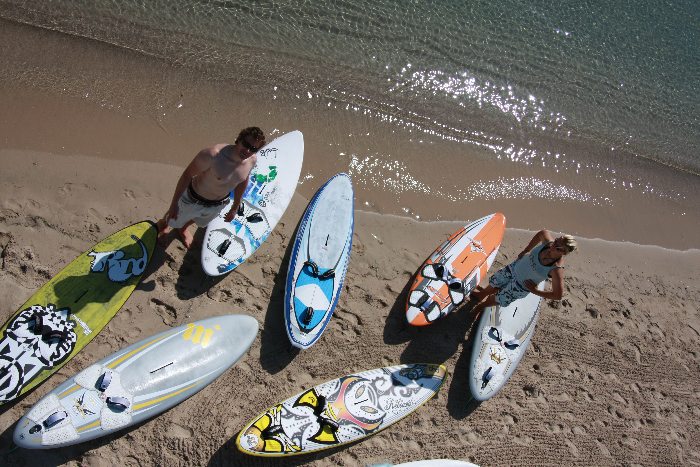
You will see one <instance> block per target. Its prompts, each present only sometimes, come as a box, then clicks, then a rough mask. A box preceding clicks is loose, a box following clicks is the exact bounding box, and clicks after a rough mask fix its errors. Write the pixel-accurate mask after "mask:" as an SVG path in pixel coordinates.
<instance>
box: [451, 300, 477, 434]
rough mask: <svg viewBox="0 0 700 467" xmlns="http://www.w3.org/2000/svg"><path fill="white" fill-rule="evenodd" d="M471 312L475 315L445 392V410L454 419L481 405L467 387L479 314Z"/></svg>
mask: <svg viewBox="0 0 700 467" xmlns="http://www.w3.org/2000/svg"><path fill="white" fill-rule="evenodd" d="M470 311H471V310H470ZM471 312H472V314H474V315H475V316H474V319H473V320H472V321H471V326H470V327H469V329H468V330H467V331H466V332H467V334H466V335H465V336H464V341H463V343H462V353H461V354H460V356H459V358H457V362H456V363H455V366H454V368H453V369H452V375H451V376H452V377H451V378H450V388H449V390H448V393H447V412H448V413H449V414H450V415H451V416H452V417H453V418H454V419H455V420H462V419H463V418H466V417H468V416H469V415H471V414H472V413H473V412H474V411H475V410H476V409H478V408H479V406H480V405H481V401H478V400H476V399H474V398H473V397H472V395H471V390H470V389H469V365H471V355H472V347H473V345H474V333H475V332H477V329H476V328H477V326H476V324H477V323H478V322H479V315H478V314H475V312H474V311H471Z"/></svg>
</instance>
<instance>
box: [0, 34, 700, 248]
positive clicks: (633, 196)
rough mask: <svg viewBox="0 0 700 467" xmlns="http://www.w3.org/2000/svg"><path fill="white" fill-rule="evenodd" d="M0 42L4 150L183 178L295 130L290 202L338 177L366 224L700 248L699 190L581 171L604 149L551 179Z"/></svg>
mask: <svg viewBox="0 0 700 467" xmlns="http://www.w3.org/2000/svg"><path fill="white" fill-rule="evenodd" d="M2 36H3V37H4V38H5V39H7V40H8V41H10V42H12V41H17V40H20V39H21V41H22V43H23V47H22V48H18V49H16V50H8V51H7V52H6V53H5V55H6V56H5V57H4V58H5V59H6V62H7V63H6V67H5V71H4V73H5V74H4V75H3V74H0V82H2V83H3V84H4V86H3V89H2V91H0V97H1V98H2V99H0V100H2V101H3V102H4V104H5V107H4V111H3V112H2V113H0V138H2V141H3V144H2V146H3V147H6V148H16V149H27V150H41V151H46V152H52V153H63V154H87V155H99V156H100V157H105V158H108V159H109V158H112V159H119V160H133V161H138V160H150V161H157V162H163V163H167V164H172V165H178V166H179V165H182V166H184V165H186V164H187V163H188V162H189V160H190V159H191V157H193V156H194V153H195V152H196V151H197V150H199V149H201V147H204V146H206V145H208V144H212V143H214V142H218V141H225V140H230V139H231V138H232V136H235V135H232V133H235V132H236V129H237V128H240V127H243V126H247V125H249V124H251V123H253V124H257V125H259V126H261V127H262V128H263V130H264V131H265V132H266V133H267V134H268V135H270V136H269V138H270V139H271V138H273V137H274V136H275V135H279V134H282V133H285V132H287V131H291V130H293V129H299V130H301V131H302V132H303V133H304V135H305V142H306V151H305V159H306V160H305V163H304V167H303V169H302V170H303V172H302V177H301V180H302V183H301V184H300V186H299V188H298V191H299V193H300V194H301V195H302V196H304V197H306V198H310V197H311V196H312V195H313V192H314V191H315V190H314V188H315V187H316V186H317V183H316V182H319V181H321V180H326V179H328V178H329V177H330V176H332V175H334V174H335V173H338V172H341V171H344V172H347V173H349V174H350V175H351V176H352V177H353V182H354V184H355V186H356V188H357V189H356V196H357V205H358V206H362V207H363V209H365V210H368V211H376V212H381V213H387V214H399V215H406V216H409V217H413V218H419V219H421V220H423V219H427V220H442V219H446V220H451V219H459V218H465V217H468V218H476V217H477V216H479V214H481V213H483V212H495V211H500V212H504V214H506V217H507V218H508V219H509V222H510V225H512V226H514V227H517V228H523V229H528V230H538V229H539V228H542V227H543V226H547V227H551V228H557V229H559V230H562V231H566V232H567V233H571V234H572V235H574V236H577V237H586V238H595V237H599V238H602V239H608V240H619V241H631V242H633V243H638V244H657V245H662V246H666V247H669V248H674V249H688V248H699V247H700V244H699V243H698V241H697V239H696V238H694V235H692V232H697V231H700V201H699V199H698V197H697V190H694V189H693V187H695V186H697V183H698V177H697V176H694V175H692V174H690V173H687V172H679V171H676V170H673V169H670V168H668V167H666V166H663V165H659V164H656V163H652V162H650V161H648V160H641V159H639V158H635V157H633V156H631V155H629V154H624V151H616V152H615V154H616V155H615V157H614V158H612V157H611V154H612V153H611V154H607V153H606V154H603V153H600V154H592V155H589V156H586V157H588V158H587V159H586V158H584V159H579V157H578V156H579V154H580V155H582V156H583V155H586V154H587V153H588V152H592V153H595V152H596V151H598V152H600V151H602V149H601V148H598V149H596V148H591V147H587V146H581V147H578V146H577V147H576V150H577V152H576V153H575V154H570V155H568V156H567V157H566V158H565V159H566V160H565V161H563V162H561V164H560V165H556V164H558V163H555V165H554V166H550V165H549V164H550V162H551V161H547V162H546V163H545V160H544V159H543V160H542V161H540V160H539V159H533V160H531V161H517V160H510V159H508V158H500V159H499V157H497V156H496V155H495V154H494V153H493V152H492V151H490V150H489V149H488V148H486V147H480V146H479V145H477V144H470V143H467V142H455V141H446V140H442V139H440V138H439V137H437V136H434V135H430V134H427V133H424V132H422V131H420V130H418V129H417V128H414V127H411V126H407V127H405V128H404V127H402V126H401V125H395V124H392V123H389V122H386V121H383V120H382V119H381V118H380V117H379V115H378V114H372V112H369V114H368V113H367V112H368V108H369V107H365V108H363V107H361V106H359V104H358V106H355V105H354V104H352V103H351V102H349V101H348V102H345V101H342V100H337V99H335V98H334V97H333V96H332V95H331V94H333V93H335V94H338V93H337V92H336V90H333V92H330V91H329V94H328V95H320V94H319V95H313V96H312V97H311V96H310V95H309V96H306V95H305V94H304V93H303V92H301V91H299V90H293V89H286V88H285V89H282V88H280V89H274V90H273V89H263V88H255V89H251V90H246V89H237V88H236V87H235V83H233V82H226V81H224V80H222V81H208V80H207V78H206V76H205V75H200V74H198V71H197V70H193V69H188V68H186V67H178V66H176V65H168V64H167V63H165V62H160V61H158V60H155V59H152V58H151V57H147V56H143V55H139V54H137V53H135V52H132V51H128V50H124V49H119V48H117V47H113V46H110V45H108V44H106V43H99V42H96V41H92V40H88V39H82V38H78V37H68V36H65V35H61V34H59V33H54V32H52V31H48V30H36V28H32V27H29V26H19V25H13V27H11V28H8V30H7V31H5V32H4V34H2ZM42 50H43V51H44V52H42ZM47 54H49V55H50V57H49V58H45V57H46V55H47ZM42 57H43V58H42ZM57 57H61V58H63V59H65V60H57ZM69 62H70V63H73V62H75V63H76V65H75V66H74V67H72V68H71V67H68V66H67V65H66V63H69ZM28 70H29V71H28ZM124 73H127V74H128V78H123V77H121V76H122V75H123V74H124ZM3 76H4V79H2V77H3ZM270 86H271V87H272V85H271V84H270ZM326 100H327V101H328V102H327V103H328V105H327V106H326V105H325V104H326ZM368 105H369V104H368ZM346 106H347V107H348V109H346ZM370 107H371V105H370ZM229 109H234V110H235V111H233V112H230V111H229ZM574 146H575V145H574ZM618 153H622V154H619V155H618ZM514 159H517V157H515V156H514ZM618 163H619V164H622V165H621V166H616V164H618ZM576 164H580V165H581V172H580V173H579V170H578V169H577V168H576ZM545 165H546V166H545ZM453 168H459V170H454V169H453Z"/></svg>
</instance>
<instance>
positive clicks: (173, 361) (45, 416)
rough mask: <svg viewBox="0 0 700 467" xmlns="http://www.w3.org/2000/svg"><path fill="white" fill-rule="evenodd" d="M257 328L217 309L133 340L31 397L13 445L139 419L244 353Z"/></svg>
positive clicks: (78, 435)
mask: <svg viewBox="0 0 700 467" xmlns="http://www.w3.org/2000/svg"><path fill="white" fill-rule="evenodd" d="M257 334H258V322H257V321H256V320H255V318H253V317H251V316H247V315H225V316H216V317H213V318H207V319H204V320H201V321H196V322H194V323H190V324H187V325H185V326H180V327H178V328H175V329H169V330H167V331H165V332H161V333H160V334H156V335H155V336H151V337H150V338H148V339H144V340H142V341H140V342H137V343H135V344H133V345H131V346H129V347H127V348H125V349H123V350H120V351H118V352H116V353H114V354H112V355H111V356H109V357H107V358H105V359H103V360H100V361H99V362H97V363H95V364H94V365H92V366H90V367H88V368H86V369H85V370H83V371H81V372H80V373H78V374H77V375H76V376H75V377H73V378H70V379H68V380H67V381H66V382H64V383H63V384H61V385H60V386H58V387H57V388H56V389H54V390H53V391H51V392H50V393H49V394H48V395H46V396H45V397H44V398H43V399H41V400H40V401H39V402H37V403H36V405H34V407H32V408H31V410H29V412H28V413H27V414H26V415H25V416H24V417H22V418H21V419H20V421H19V422H18V423H17V427H16V428H15V433H14V441H15V444H17V445H18V446H21V447H23V448H28V449H49V448H56V447H59V446H67V445H71V444H77V443H82V442H84V441H88V440H91V439H94V438H98V437H100V436H105V435H108V434H111V433H113V432H115V431H117V430H120V429H122V428H126V427H128V426H132V425H136V424H139V423H141V422H143V421H144V420H146V419H149V418H151V417H154V416H156V415H158V414H160V413H162V412H164V411H166V410H168V409H170V408H171V407H173V406H175V405H177V404H179V403H180V402H182V401H184V400H185V399H187V398H188V397H190V396H192V395H193V394H195V393H197V392H198V391H200V390H201V389H203V388H204V387H205V386H207V385H208V384H209V383H211V382H212V381H214V380H215V379H216V378H217V377H218V376H219V375H221V374H222V373H223V372H224V371H226V370H227V369H228V368H229V367H230V366H231V365H233V364H234V363H236V362H237V361H238V360H239V359H240V358H241V357H242V356H243V355H244V354H245V353H246V352H247V351H248V348H249V347H250V345H251V344H252V343H253V341H254V340H255V337H256V336H257ZM202 402H204V401H202Z"/></svg>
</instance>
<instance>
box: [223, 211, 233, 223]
mask: <svg viewBox="0 0 700 467" xmlns="http://www.w3.org/2000/svg"><path fill="white" fill-rule="evenodd" d="M234 217H236V210H235V209H231V210H230V211H229V212H227V213H226V215H225V216H224V220H225V221H226V222H231V221H232V220H233V218H234Z"/></svg>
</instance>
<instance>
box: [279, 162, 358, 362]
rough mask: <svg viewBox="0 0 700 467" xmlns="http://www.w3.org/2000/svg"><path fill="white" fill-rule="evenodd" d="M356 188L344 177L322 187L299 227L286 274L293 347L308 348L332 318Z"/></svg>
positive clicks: (347, 255) (342, 275)
mask: <svg viewBox="0 0 700 467" xmlns="http://www.w3.org/2000/svg"><path fill="white" fill-rule="evenodd" d="M353 198H354V196H353V190H352V182H351V181H350V177H348V176H347V175H346V174H344V173H340V174H337V175H335V176H333V177H332V178H331V179H330V180H328V181H327V182H326V183H324V184H323V186H322V187H321V188H319V190H318V191H317V192H316V194H315V195H314V197H313V198H312V199H311V201H310V202H309V206H308V207H307V208H306V212H304V216H303V217H302V219H301V222H300V223H299V229H298V231H297V235H296V239H295V240H294V248H293V249H292V254H291V259H290V261H289V270H288V271H287V286H286V289H285V290H286V292H285V294H286V296H285V301H284V321H285V327H286V329H287V335H288V336H289V340H290V342H291V343H292V345H293V346H295V347H298V348H300V349H307V348H309V347H310V346H311V345H312V344H313V343H314V342H316V341H317V340H318V338H319V337H321V334H322V333H323V331H324V330H325V328H326V325H327V324H328V322H329V321H330V319H331V317H332V316H333V310H334V309H335V306H336V305H337V303H338V298H339V297H340V292H341V290H342V288H343V280H344V279H345V272H346V271H347V268H348V262H349V261H350V249H351V248H352V232H353V226H354V213H353V201H354V199H353Z"/></svg>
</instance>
